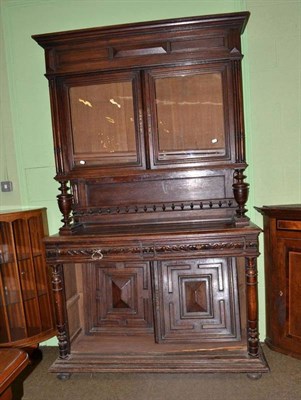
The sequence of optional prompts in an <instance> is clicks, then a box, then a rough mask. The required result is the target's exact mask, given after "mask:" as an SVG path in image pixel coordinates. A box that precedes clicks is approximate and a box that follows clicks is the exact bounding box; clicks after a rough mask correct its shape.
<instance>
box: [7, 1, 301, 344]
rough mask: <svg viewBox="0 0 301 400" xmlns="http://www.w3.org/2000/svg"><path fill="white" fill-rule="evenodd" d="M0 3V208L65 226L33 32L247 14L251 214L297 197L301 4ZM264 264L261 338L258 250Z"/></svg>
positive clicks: (44, 86)
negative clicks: (2, 188)
mask: <svg viewBox="0 0 301 400" xmlns="http://www.w3.org/2000/svg"><path fill="white" fill-rule="evenodd" d="M0 5H1V14H0V17H1V22H2V25H3V41H2V42H0V51H1V54H3V55H5V60H4V58H2V57H1V59H2V61H1V75H0V77H1V81H2V82H3V84H1V98H2V99H5V102H3V100H2V102H1V104H2V106H1V110H0V111H1V119H2V118H3V115H4V117H5V121H6V122H5V124H6V126H5V127H4V128H3V127H2V125H0V127H1V131H0V133H1V138H2V139H1V140H2V141H3V138H4V139H5V143H6V144H5V146H6V149H7V151H6V153H7V158H6V159H7V164H9V170H10V171H12V172H11V176H12V179H13V180H14V187H15V190H16V191H15V192H14V193H13V194H2V195H1V197H0V200H1V203H0V207H5V206H6V207H7V206H10V205H14V204H18V202H20V204H21V205H23V206H31V207H41V206H43V207H47V209H48V220H49V228H50V233H55V232H56V230H57V229H58V227H59V221H60V219H61V217H60V214H59V212H58V210H57V206H56V195H57V194H58V191H57V184H56V182H55V181H54V180H53V179H52V178H53V176H54V175H55V168H54V157H53V152H52V148H53V145H52V132H51V118H50V107H49V97H48V84H47V80H46V78H44V76H43V74H44V72H45V67H44V54H43V50H42V48H40V47H39V46H38V45H37V44H36V43H35V42H34V41H33V40H32V39H31V35H33V34H40V33H47V32H53V31H64V30H70V29H79V28H86V27H93V26H105V25H112V24H119V23H127V22H134V21H143V20H153V19H161V18H173V17H182V16H192V15H205V14H214V13H225V12H234V11H243V10H249V11H251V18H250V21H249V23H248V26H247V29H246V32H245V34H244V37H243V50H244V53H245V58H244V61H243V68H244V98H245V122H246V132H247V153H248V162H249V165H250V167H249V168H248V170H247V175H248V182H249V183H250V188H251V193H250V199H249V202H248V208H249V210H250V211H249V215H250V217H251V218H252V219H253V221H254V222H255V223H257V224H258V225H260V226H261V225H262V221H261V216H260V215H259V214H257V213H256V212H255V211H254V210H253V206H254V205H256V206H261V205H263V204H265V205H267V204H281V203H282V204H283V203H300V202H301V201H300V196H301V193H300V174H301V169H300V163H301V153H300V140H301V131H300V129H301V128H300V126H301V124H300V122H301V121H300V109H301V108H300V104H301V101H300V100H301V88H300V81H301V77H300V71H301V60H300V58H301V56H300V49H301V0H265V1H261V0H211V1H204V0H185V1H184V0H182V1H176V0H136V1H135V0H120V1H118V0H108V1H107V0H85V1H81V0H0ZM2 67H3V68H2ZM2 148H3V145H2V142H1V149H2ZM3 160H4V158H3V150H1V163H0V167H1V169H0V178H1V180H2V179H3V176H4V169H5V168H4V167H5V164H6V163H5V161H3ZM18 181H19V183H18ZM9 195H10V197H9ZM5 196H6V197H5ZM262 250H263V247H262ZM259 269H260V275H259V282H260V284H259V298H260V304H261V308H260V331H261V339H263V338H264V336H265V324H264V277H263V273H262V270H263V257H262V256H261V257H260V260H259ZM50 343H52V344H54V343H55V341H52V342H50Z"/></svg>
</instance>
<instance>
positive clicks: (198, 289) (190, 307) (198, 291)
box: [182, 278, 208, 315]
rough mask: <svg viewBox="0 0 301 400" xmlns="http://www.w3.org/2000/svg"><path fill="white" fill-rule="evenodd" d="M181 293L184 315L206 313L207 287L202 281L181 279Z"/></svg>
mask: <svg viewBox="0 0 301 400" xmlns="http://www.w3.org/2000/svg"><path fill="white" fill-rule="evenodd" d="M182 286H183V292H184V293H185V301H184V302H183V304H185V306H186V307H185V310H184V313H185V315H188V314H191V313H195V312H200V313H208V299H207V293H208V289H207V285H206V281H205V280H204V279H199V280H191V279H189V278H188V279H186V278H184V279H182Z"/></svg>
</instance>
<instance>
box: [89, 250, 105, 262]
mask: <svg viewBox="0 0 301 400" xmlns="http://www.w3.org/2000/svg"><path fill="white" fill-rule="evenodd" d="M91 258H92V260H102V259H103V254H102V252H101V250H94V251H93V253H92V256H91Z"/></svg>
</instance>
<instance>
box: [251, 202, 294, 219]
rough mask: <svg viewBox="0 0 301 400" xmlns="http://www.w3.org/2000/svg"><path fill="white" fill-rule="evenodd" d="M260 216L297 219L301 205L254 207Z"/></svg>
mask: <svg viewBox="0 0 301 400" xmlns="http://www.w3.org/2000/svg"><path fill="white" fill-rule="evenodd" d="M255 209H256V210H257V211H258V212H260V213H261V214H262V215H268V216H271V217H273V216H274V217H277V218H298V219H300V217H301V204H283V205H271V206H262V207H255Z"/></svg>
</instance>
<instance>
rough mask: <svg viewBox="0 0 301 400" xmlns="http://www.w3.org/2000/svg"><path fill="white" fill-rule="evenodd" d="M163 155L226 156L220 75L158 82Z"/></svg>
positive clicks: (169, 78)
mask: <svg viewBox="0 0 301 400" xmlns="http://www.w3.org/2000/svg"><path fill="white" fill-rule="evenodd" d="M155 90H156V108H157V125H158V127H157V129H158V142H159V143H158V146H159V153H164V152H167V153H181V152H185V153H186V152H191V153H192V154H193V153H195V152H198V153H200V152H204V153H212V152H213V153H222V154H224V147H225V126H224V111H223V90H222V76H221V74H220V73H202V74H195V75H177V76H173V77H164V78H157V79H156V80H155Z"/></svg>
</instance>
